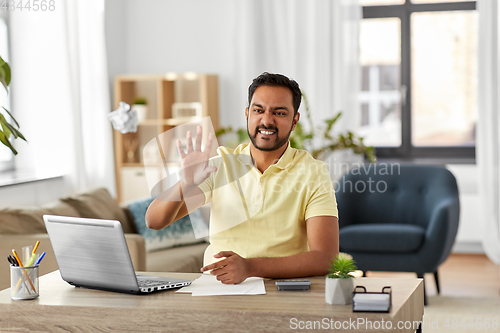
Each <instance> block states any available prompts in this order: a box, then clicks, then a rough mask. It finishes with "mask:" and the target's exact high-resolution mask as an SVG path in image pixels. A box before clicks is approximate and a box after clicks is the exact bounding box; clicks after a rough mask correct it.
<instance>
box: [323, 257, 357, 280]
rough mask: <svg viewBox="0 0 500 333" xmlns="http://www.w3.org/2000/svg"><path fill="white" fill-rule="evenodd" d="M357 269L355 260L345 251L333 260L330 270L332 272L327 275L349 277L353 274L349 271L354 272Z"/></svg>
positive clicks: (340, 277)
mask: <svg viewBox="0 0 500 333" xmlns="http://www.w3.org/2000/svg"><path fill="white" fill-rule="evenodd" d="M356 269H357V267H356V263H355V261H354V260H353V259H352V258H351V257H350V256H349V255H347V254H345V253H339V254H338V255H337V256H336V257H335V259H333V260H332V264H331V266H330V267H329V268H328V271H330V272H331V273H330V274H328V275H327V277H331V278H338V279H348V278H352V277H353V276H352V275H350V274H349V273H351V272H354V271H355V270H356Z"/></svg>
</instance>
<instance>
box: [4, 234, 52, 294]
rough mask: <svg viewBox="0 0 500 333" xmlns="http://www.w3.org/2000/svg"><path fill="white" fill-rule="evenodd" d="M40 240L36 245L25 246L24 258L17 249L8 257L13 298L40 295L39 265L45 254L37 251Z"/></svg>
mask: <svg viewBox="0 0 500 333" xmlns="http://www.w3.org/2000/svg"><path fill="white" fill-rule="evenodd" d="M39 244H40V242H36V244H35V246H34V247H33V246H25V247H23V251H22V260H21V258H20V257H19V255H18V254H17V252H16V250H14V249H13V250H12V254H13V255H9V256H8V257H7V259H8V260H9V263H10V289H11V297H12V299H13V300H24V299H34V298H37V297H38V296H39V289H38V266H39V264H40V262H41V261H42V259H43V257H44V256H45V252H43V253H42V254H41V255H38V254H37V253H36V250H37V248H38V245H39Z"/></svg>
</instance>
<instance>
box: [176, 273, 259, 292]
mask: <svg viewBox="0 0 500 333" xmlns="http://www.w3.org/2000/svg"><path fill="white" fill-rule="evenodd" d="M177 292H178V293H191V295H192V296H216V295H264V294H265V293H266V288H265V286H264V279H262V278H258V277H250V278H248V279H246V280H245V281H243V282H241V283H239V284H223V283H222V282H220V281H217V278H216V277H215V276H214V275H205V274H203V275H202V276H200V277H199V278H198V279H196V280H194V281H193V283H191V285H189V286H187V287H184V288H181V289H179V290H177Z"/></svg>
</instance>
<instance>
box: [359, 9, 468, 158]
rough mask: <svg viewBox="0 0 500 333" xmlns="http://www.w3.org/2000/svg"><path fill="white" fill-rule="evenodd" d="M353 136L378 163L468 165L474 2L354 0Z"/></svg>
mask: <svg viewBox="0 0 500 333" xmlns="http://www.w3.org/2000/svg"><path fill="white" fill-rule="evenodd" d="M361 3H362V4H363V20H362V22H361V27H360V64H361V67H362V79H361V81H362V86H361V94H360V104H361V130H360V135H361V136H363V137H364V138H365V143H366V144H369V145H373V146H375V147H376V149H377V156H378V157H379V158H409V159H412V158H427V157H428V158H448V159H450V160H451V159H454V158H457V159H474V157H475V127H476V120H477V42H478V15H477V11H476V10H475V9H476V2H475V1H450V0H440V1H438V0H434V1H433V0H361Z"/></svg>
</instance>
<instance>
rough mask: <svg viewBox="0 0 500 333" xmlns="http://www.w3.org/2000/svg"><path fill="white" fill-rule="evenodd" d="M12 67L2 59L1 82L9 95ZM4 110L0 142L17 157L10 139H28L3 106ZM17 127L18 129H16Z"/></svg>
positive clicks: (0, 64)
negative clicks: (8, 119)
mask: <svg viewBox="0 0 500 333" xmlns="http://www.w3.org/2000/svg"><path fill="white" fill-rule="evenodd" d="M10 77H11V74H10V66H9V64H8V63H7V62H6V61H5V60H3V59H2V57H0V82H1V83H2V85H3V86H4V88H5V90H6V91H7V93H9V88H8V87H9V84H10ZM2 109H3V111H2V110H0V142H1V143H2V144H4V145H5V146H7V148H9V149H10V150H11V151H12V153H14V155H17V150H16V149H14V146H12V144H11V143H10V141H9V140H10V137H11V136H13V137H14V139H17V138H21V139H23V140H24V141H26V139H25V138H24V136H23V135H22V134H21V132H19V130H18V129H17V128H19V123H18V122H17V121H16V119H15V118H14V117H13V116H12V114H10V112H9V111H8V110H7V109H6V108H5V107H3V106H2ZM3 112H6V113H7V115H9V117H10V118H11V119H12V121H13V122H14V124H15V126H13V125H11V124H10V123H9V122H8V121H7V119H6V118H5V115H4V113H3ZM16 127H17V128H16Z"/></svg>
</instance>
